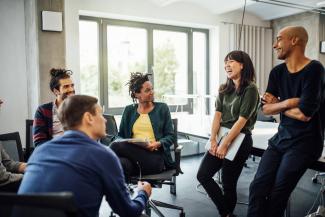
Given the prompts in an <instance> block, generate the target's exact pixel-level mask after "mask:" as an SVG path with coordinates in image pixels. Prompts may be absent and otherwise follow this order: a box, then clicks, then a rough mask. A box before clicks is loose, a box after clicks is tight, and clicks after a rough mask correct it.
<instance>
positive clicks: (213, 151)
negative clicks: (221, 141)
mask: <svg viewBox="0 0 325 217" xmlns="http://www.w3.org/2000/svg"><path fill="white" fill-rule="evenodd" d="M210 143H211V146H210V149H209V153H210V154H211V155H213V156H216V152H217V149H218V144H217V141H216V140H215V139H214V140H210Z"/></svg>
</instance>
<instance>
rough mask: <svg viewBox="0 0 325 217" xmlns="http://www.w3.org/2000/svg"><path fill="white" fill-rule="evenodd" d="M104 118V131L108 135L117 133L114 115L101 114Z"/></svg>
mask: <svg viewBox="0 0 325 217" xmlns="http://www.w3.org/2000/svg"><path fill="white" fill-rule="evenodd" d="M103 116H104V118H105V119H106V121H107V122H106V133H107V135H108V136H116V135H117V133H118V130H117V125H116V121H115V118H114V115H110V114H103Z"/></svg>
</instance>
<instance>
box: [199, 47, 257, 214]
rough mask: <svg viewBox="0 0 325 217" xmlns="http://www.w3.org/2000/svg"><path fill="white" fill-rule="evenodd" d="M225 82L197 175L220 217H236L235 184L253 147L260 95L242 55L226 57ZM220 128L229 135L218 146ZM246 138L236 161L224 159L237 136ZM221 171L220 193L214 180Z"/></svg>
mask: <svg viewBox="0 0 325 217" xmlns="http://www.w3.org/2000/svg"><path fill="white" fill-rule="evenodd" d="M224 62H225V71H226V73H227V81H226V83H225V84H222V85H221V86H220V88H219V95H218V97H217V101H216V112H215V115H214V119H213V123H212V129H211V137H210V142H211V148H210V149H209V150H208V151H207V152H206V154H205V155H204V157H203V159H202V162H201V165H200V167H199V170H198V173H197V179H198V180H199V182H200V183H201V184H202V186H203V188H204V189H205V190H206V192H207V193H208V195H209V196H210V198H211V199H212V201H213V202H214V204H215V205H216V206H217V208H218V211H219V213H220V215H221V216H222V217H232V216H235V215H234V214H233V211H234V209H235V206H236V202H237V192H236V187H237V181H238V178H239V175H240V173H241V171H242V168H243V166H244V164H245V161H246V159H247V158H248V155H249V153H250V150H251V148H252V146H253V141H252V137H251V131H252V130H253V128H254V124H255V122H256V117H257V108H258V104H259V94H258V90H257V87H256V85H255V83H254V82H255V72H254V66H253V63H252V61H251V59H250V57H249V56H248V54H246V53H245V52H243V51H232V52H230V53H229V54H228V55H227V56H226V57H225V60H224ZM220 127H226V128H229V129H230V131H229V132H228V134H227V135H226V136H225V137H224V138H223V139H222V141H221V142H220V143H219V144H218V142H217V141H218V140H220V138H219V139H218V138H217V135H218V131H219V129H220ZM239 133H244V134H245V137H244V140H243V142H242V143H241V145H240V148H239V150H238V152H237V154H236V156H235V158H234V159H233V160H232V161H230V160H228V159H225V155H226V154H227V151H228V148H229V145H230V144H231V143H232V141H233V140H234V139H235V138H236V137H237V136H238V135H239ZM220 169H222V173H221V174H222V176H221V179H222V185H223V191H222V190H221V189H220V187H219V185H218V184H217V183H216V182H215V181H214V179H213V176H214V174H215V173H216V172H218V170H220Z"/></svg>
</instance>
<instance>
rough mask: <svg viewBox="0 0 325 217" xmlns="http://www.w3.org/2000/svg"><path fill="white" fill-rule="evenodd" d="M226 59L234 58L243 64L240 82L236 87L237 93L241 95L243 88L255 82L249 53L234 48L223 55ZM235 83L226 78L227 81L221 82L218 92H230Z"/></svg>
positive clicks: (233, 88)
mask: <svg viewBox="0 0 325 217" xmlns="http://www.w3.org/2000/svg"><path fill="white" fill-rule="evenodd" d="M227 60H235V61H237V62H239V63H242V64H243V69H242V71H241V78H240V84H239V87H238V89H237V90H236V92H237V94H239V95H241V94H242V93H243V92H244V90H245V88H246V87H247V86H248V85H249V84H250V83H251V82H255V69H254V66H253V62H252V60H251V58H250V57H249V55H248V54H247V53H245V52H244V51H241V50H234V51H231V52H230V53H228V54H227V55H226V57H225V60H224V61H227ZM235 89H236V88H235V84H234V82H233V81H232V80H231V79H229V78H227V81H226V83H225V84H222V85H221V86H220V88H219V93H221V94H223V93H230V92H232V91H234V90H235Z"/></svg>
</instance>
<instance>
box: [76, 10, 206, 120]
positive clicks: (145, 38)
mask: <svg viewBox="0 0 325 217" xmlns="http://www.w3.org/2000/svg"><path fill="white" fill-rule="evenodd" d="M79 24H80V67H81V69H80V71H81V93H82V94H89V95H93V96H97V97H99V99H100V102H101V103H102V104H103V105H104V106H105V109H106V112H108V113H111V114H121V113H122V111H123V108H124V107H125V106H126V105H127V104H130V103H132V100H131V97H130V96H129V93H128V87H127V85H126V83H127V81H128V80H129V78H130V73H131V72H144V73H152V74H153V78H152V82H153V86H154V90H155V99H156V100H157V101H167V100H166V98H167V97H168V96H174V95H188V94H208V87H207V85H208V82H207V80H208V77H209V76H208V73H209V71H208V67H207V66H208V62H207V61H208V42H209V40H208V30H206V29H193V28H186V27H177V26H167V25H160V24H151V23H142V22H130V21H121V20H112V19H100V18H93V17H84V16H81V17H80V22H79ZM202 88H203V89H202ZM168 104H169V105H170V108H171V110H172V111H173V110H174V111H175V109H176V108H177V107H179V105H181V106H182V110H186V111H190V110H192V112H193V108H191V106H189V105H190V104H191V100H190V99H188V98H185V99H184V98H183V99H177V100H174V101H173V102H171V103H169V102H168Z"/></svg>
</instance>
